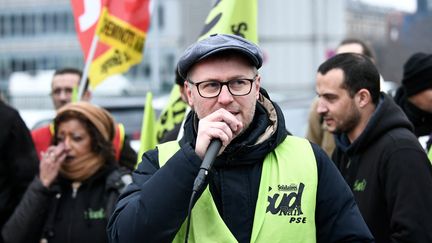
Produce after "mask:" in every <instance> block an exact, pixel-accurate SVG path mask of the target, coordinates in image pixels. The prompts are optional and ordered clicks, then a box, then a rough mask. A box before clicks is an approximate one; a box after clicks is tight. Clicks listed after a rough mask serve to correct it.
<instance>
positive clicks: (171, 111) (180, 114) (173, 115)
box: [156, 85, 188, 142]
mask: <svg viewBox="0 0 432 243" xmlns="http://www.w3.org/2000/svg"><path fill="white" fill-rule="evenodd" d="M187 106H188V104H186V103H185V102H184V101H183V100H182V98H181V95H180V88H179V86H178V85H174V87H173V89H172V90H171V94H170V98H169V100H168V104H167V106H165V108H164V110H163V111H162V113H161V115H160V116H159V119H158V121H157V125H156V140H157V141H158V142H160V141H161V140H167V139H166V137H165V136H166V133H167V132H169V131H171V130H173V129H174V128H175V127H176V126H177V125H180V124H181V123H182V121H183V119H184V118H185V113H186V109H187ZM172 140H175V138H173V139H172Z"/></svg>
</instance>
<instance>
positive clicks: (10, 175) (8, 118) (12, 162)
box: [0, 99, 38, 243]
mask: <svg viewBox="0 0 432 243" xmlns="http://www.w3.org/2000/svg"><path fill="white" fill-rule="evenodd" d="M0 114H1V118H0V124H1V129H0V230H1V229H2V227H3V224H4V223H5V222H6V221H7V219H8V218H9V217H10V215H11V214H12V212H13V210H14V208H15V207H16V206H17V205H18V203H19V201H20V200H21V197H22V195H23V194H24V192H25V190H26V188H27V186H28V184H29V183H30V182H31V180H32V179H33V177H34V176H35V175H36V174H37V171H38V158H37V156H36V151H35V149H34V145H33V142H32V140H31V136H30V132H29V130H28V128H27V126H26V124H25V123H24V121H23V119H22V118H21V116H20V115H19V113H18V111H17V110H15V109H14V108H12V107H10V106H9V105H7V104H6V103H5V102H4V101H3V100H1V99H0ZM2 242H3V240H2V237H1V235H0V243H2Z"/></svg>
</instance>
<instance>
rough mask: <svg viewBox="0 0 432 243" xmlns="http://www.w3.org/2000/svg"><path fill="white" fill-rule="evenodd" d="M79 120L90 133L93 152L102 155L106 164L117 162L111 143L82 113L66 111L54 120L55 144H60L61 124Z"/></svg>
mask: <svg viewBox="0 0 432 243" xmlns="http://www.w3.org/2000/svg"><path fill="white" fill-rule="evenodd" d="M72 119H76V120H78V121H79V122H80V123H81V124H82V125H83V126H84V128H85V129H86V131H87V132H88V133H89V136H90V139H91V150H92V151H93V152H94V153H96V154H101V155H102V157H103V158H104V161H105V162H113V161H115V157H114V147H113V145H112V142H111V141H108V140H106V139H105V138H104V137H103V135H102V134H101V133H100V132H99V130H98V129H97V128H96V127H95V126H94V125H93V123H91V121H90V120H89V119H88V118H87V117H86V116H84V115H83V114H82V113H80V112H77V111H65V112H63V113H61V114H60V115H58V116H57V117H56V118H55V119H54V136H53V144H58V142H59V141H58V140H57V132H58V127H59V125H60V124H61V123H63V122H67V121H70V120H72Z"/></svg>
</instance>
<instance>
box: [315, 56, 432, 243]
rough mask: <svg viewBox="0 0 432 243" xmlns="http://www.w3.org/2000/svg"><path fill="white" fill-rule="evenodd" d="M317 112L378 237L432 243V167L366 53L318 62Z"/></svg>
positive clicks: (398, 240) (383, 240) (336, 158)
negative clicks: (431, 209)
mask: <svg viewBox="0 0 432 243" xmlns="http://www.w3.org/2000/svg"><path fill="white" fill-rule="evenodd" d="M316 92H317V94H318V96H319V102H318V107H317V112H318V113H319V114H320V115H321V116H322V117H323V119H324V122H325V124H326V126H327V129H328V131H330V132H332V133H334V134H335V138H336V150H335V152H334V153H333V157H332V158H333V160H334V162H335V163H336V166H337V167H338V168H339V170H340V171H341V173H342V175H343V177H344V178H345V180H346V181H347V183H348V185H349V186H350V187H351V190H352V191H353V193H354V197H355V199H356V201H357V203H358V205H359V208H360V211H361V213H362V215H363V217H364V219H365V221H366V223H367V224H368V226H369V229H370V230H371V232H372V234H373V236H374V237H375V240H376V242H378V243H381V242H432V218H431V217H427V216H426V217H425V216H424V214H425V213H426V212H429V207H430V206H431V205H432V194H431V193H429V192H431V191H432V166H431V164H430V163H429V161H428V159H427V157H426V154H425V152H424V150H423V149H422V147H421V146H420V144H419V143H418V141H417V138H416V137H415V135H414V134H413V132H412V131H413V129H412V125H411V123H410V122H409V120H408V119H407V117H406V116H405V114H404V113H403V112H402V110H401V109H400V108H399V107H398V106H397V105H396V104H395V103H394V102H393V100H392V99H391V98H390V97H389V96H388V95H386V94H385V93H382V92H381V93H380V85H379V73H378V71H377V69H376V67H375V65H374V64H373V63H372V61H371V60H370V58H368V57H366V56H364V55H361V54H354V53H344V54H339V55H336V56H334V57H332V58H330V59H329V60H327V61H326V62H324V63H323V64H321V66H320V67H319V68H318V74H317V82H316Z"/></svg>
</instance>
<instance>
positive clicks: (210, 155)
mask: <svg viewBox="0 0 432 243" xmlns="http://www.w3.org/2000/svg"><path fill="white" fill-rule="evenodd" d="M221 147H222V141H221V140H220V139H213V140H211V142H210V144H209V146H208V148H207V151H206V153H205V155H204V159H203V161H202V163H201V167H200V171H199V172H198V175H197V177H196V178H195V181H194V186H193V191H198V190H199V189H200V188H201V187H202V185H204V180H205V178H206V176H207V174H208V171H209V170H210V169H211V167H212V166H213V162H214V160H215V159H216V156H217V154H218V152H219V150H220V149H221Z"/></svg>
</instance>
